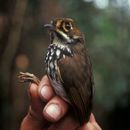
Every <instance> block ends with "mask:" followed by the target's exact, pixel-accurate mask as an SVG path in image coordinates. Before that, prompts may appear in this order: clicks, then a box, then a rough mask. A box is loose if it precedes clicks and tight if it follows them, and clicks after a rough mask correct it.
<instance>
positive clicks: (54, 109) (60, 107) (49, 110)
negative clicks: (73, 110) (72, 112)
mask: <svg viewBox="0 0 130 130" xmlns="http://www.w3.org/2000/svg"><path fill="white" fill-rule="evenodd" d="M67 110H68V104H67V103H66V102H65V101H63V100H62V99H61V98H60V97H58V96H55V97H53V98H52V99H51V100H50V101H49V102H48V103H47V105H46V106H45V108H44V110H43V115H44V117H45V118H46V119H47V120H49V121H51V122H56V121H58V120H59V119H61V118H62V117H63V116H64V115H65V114H66V112H67Z"/></svg>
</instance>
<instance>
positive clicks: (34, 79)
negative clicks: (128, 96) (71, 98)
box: [18, 72, 40, 85]
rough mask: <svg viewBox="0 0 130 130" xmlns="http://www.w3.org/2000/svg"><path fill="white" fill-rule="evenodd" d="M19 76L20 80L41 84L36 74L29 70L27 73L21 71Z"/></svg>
mask: <svg viewBox="0 0 130 130" xmlns="http://www.w3.org/2000/svg"><path fill="white" fill-rule="evenodd" d="M18 78H19V81H20V82H32V83H35V84H37V85H39V83H40V80H39V79H38V78H37V77H36V76H35V75H34V74H31V73H28V72H25V73H23V72H20V73H19V75H18Z"/></svg>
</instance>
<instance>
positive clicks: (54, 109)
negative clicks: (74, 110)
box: [45, 104, 62, 120]
mask: <svg viewBox="0 0 130 130" xmlns="http://www.w3.org/2000/svg"><path fill="white" fill-rule="evenodd" d="M45 112H46V114H47V115H48V116H49V117H51V118H52V119H54V120H58V119H59V118H60V116H61V114H62V110H61V108H60V106H59V105H58V104H49V105H48V106H47V108H45Z"/></svg>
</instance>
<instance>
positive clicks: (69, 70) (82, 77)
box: [58, 55, 93, 124]
mask: <svg viewBox="0 0 130 130" xmlns="http://www.w3.org/2000/svg"><path fill="white" fill-rule="evenodd" d="M58 67H59V72H60V74H59V75H60V77H61V79H62V81H63V82H62V83H63V87H64V89H65V91H66V94H67V96H68V98H69V100H70V102H71V104H72V106H73V107H74V110H75V115H76V117H78V120H79V121H80V124H83V123H84V122H86V121H88V120H89V116H90V114H91V109H92V97H93V78H92V72H91V64H90V60H89V57H85V56H82V55H78V56H76V55H74V56H73V57H69V56H66V57H65V59H63V58H62V59H60V60H59V61H58Z"/></svg>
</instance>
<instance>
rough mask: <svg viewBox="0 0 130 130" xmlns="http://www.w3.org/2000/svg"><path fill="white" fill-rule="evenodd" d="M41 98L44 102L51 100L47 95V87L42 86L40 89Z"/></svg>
mask: <svg viewBox="0 0 130 130" xmlns="http://www.w3.org/2000/svg"><path fill="white" fill-rule="evenodd" d="M41 96H42V97H43V99H45V100H49V99H50V98H51V95H50V93H49V88H48V86H43V87H42V89H41Z"/></svg>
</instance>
